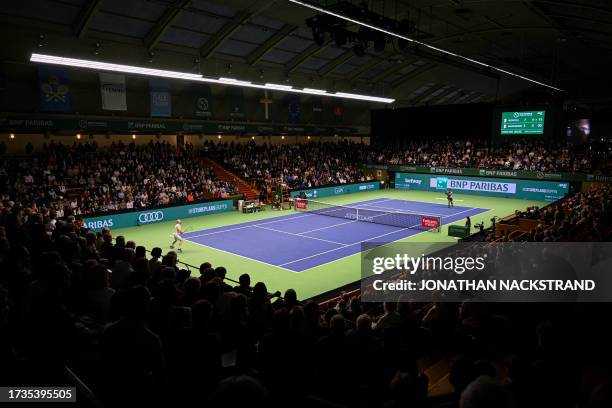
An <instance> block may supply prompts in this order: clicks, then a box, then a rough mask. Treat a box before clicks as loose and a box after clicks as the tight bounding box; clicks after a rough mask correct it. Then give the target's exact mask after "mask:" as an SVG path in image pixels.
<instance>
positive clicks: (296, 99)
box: [287, 94, 302, 123]
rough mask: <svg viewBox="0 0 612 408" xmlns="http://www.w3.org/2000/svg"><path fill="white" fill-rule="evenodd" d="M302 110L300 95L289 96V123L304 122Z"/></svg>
mask: <svg viewBox="0 0 612 408" xmlns="http://www.w3.org/2000/svg"><path fill="white" fill-rule="evenodd" d="M300 110H301V109H300V95H298V94H289V95H287V114H288V118H287V122H289V123H300V122H301V121H302V118H301V112H300Z"/></svg>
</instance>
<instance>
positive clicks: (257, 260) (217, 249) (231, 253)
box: [185, 239, 301, 273]
mask: <svg viewBox="0 0 612 408" xmlns="http://www.w3.org/2000/svg"><path fill="white" fill-rule="evenodd" d="M185 241H187V242H190V243H192V244H196V245H200V246H203V247H206V248H210V249H213V250H215V251H219V252H224V253H226V254H229V255H234V256H238V257H240V258H244V259H248V260H249V261H255V262H259V263H261V264H264V265H268V266H272V267H274V268H280V269H283V270H285V271H289V272H291V273H300V272H301V271H294V270H292V269H288V268H283V266H282V265H274V264H271V263H268V262H264V261H260V260H259V259H256V258H249V257H248V256H244V255H240V254H237V253H234V252H230V251H225V250H223V249H219V248H215V247H211V246H208V245H205V244H201V243H199V242H195V241H190V240H189V239H185Z"/></svg>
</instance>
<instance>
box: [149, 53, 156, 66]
mask: <svg viewBox="0 0 612 408" xmlns="http://www.w3.org/2000/svg"><path fill="white" fill-rule="evenodd" d="M154 57H155V52H153V51H149V59H148V61H149V64H152V63H153V58H154Z"/></svg>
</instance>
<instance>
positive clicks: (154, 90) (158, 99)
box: [149, 78, 172, 118]
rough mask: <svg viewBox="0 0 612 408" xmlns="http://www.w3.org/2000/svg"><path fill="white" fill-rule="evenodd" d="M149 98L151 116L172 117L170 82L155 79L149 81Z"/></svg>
mask: <svg viewBox="0 0 612 408" xmlns="http://www.w3.org/2000/svg"><path fill="white" fill-rule="evenodd" d="M149 96H150V100H151V116H159V117H165V118H168V117H170V116H172V96H171V93H170V81H168V80H166V79H157V78H151V79H149Z"/></svg>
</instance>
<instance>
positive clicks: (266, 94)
mask: <svg viewBox="0 0 612 408" xmlns="http://www.w3.org/2000/svg"><path fill="white" fill-rule="evenodd" d="M272 103H273V100H272V91H268V90H267V89H264V90H260V91H259V104H258V105H257V107H258V111H259V120H260V121H262V122H269V121H271V120H272V106H273V105H272Z"/></svg>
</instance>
